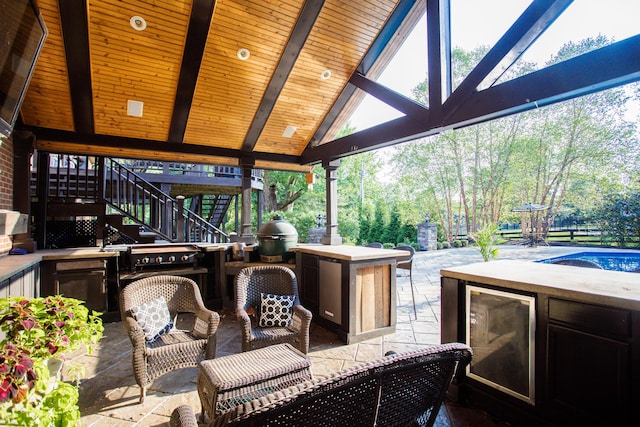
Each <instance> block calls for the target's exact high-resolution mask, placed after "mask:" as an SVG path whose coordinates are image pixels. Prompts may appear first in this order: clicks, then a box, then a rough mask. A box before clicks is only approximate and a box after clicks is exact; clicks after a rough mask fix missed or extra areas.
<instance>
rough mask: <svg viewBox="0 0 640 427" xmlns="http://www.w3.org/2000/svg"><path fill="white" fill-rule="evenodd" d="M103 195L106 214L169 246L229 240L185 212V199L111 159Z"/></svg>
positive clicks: (201, 219) (193, 213) (105, 176)
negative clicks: (159, 239)
mask: <svg viewBox="0 0 640 427" xmlns="http://www.w3.org/2000/svg"><path fill="white" fill-rule="evenodd" d="M103 194H104V196H103V197H104V200H105V202H106V203H107V210H111V211H113V212H115V213H119V214H121V215H124V216H126V217H127V219H128V220H129V222H133V223H134V224H137V225H138V227H144V228H146V229H147V230H148V231H149V232H153V233H155V234H156V235H158V236H160V237H161V238H163V239H165V240H167V241H169V242H209V243H218V242H221V241H226V240H227V239H228V235H227V234H226V233H224V232H222V230H220V229H219V228H217V227H215V226H213V225H212V224H211V223H210V222H209V221H207V220H206V219H205V218H203V217H202V216H200V215H197V214H196V213H195V212H192V211H190V210H188V209H185V208H184V198H181V197H178V198H175V199H174V198H172V197H171V196H169V195H168V194H166V193H164V192H162V191H161V190H160V189H159V188H157V187H156V186H154V185H153V184H151V183H150V182H148V181H146V180H144V179H143V178H142V177H140V176H139V175H138V174H136V173H135V172H133V171H131V170H130V169H128V168H126V167H125V166H123V165H121V164H120V163H118V162H117V161H116V160H115V159H112V158H106V159H104V192H103ZM112 224H117V222H112ZM119 230H120V231H123V232H124V229H120V228H119ZM125 234H126V232H125Z"/></svg>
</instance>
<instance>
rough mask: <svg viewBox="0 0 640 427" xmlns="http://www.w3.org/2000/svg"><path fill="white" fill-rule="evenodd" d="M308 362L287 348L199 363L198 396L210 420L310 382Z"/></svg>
mask: <svg viewBox="0 0 640 427" xmlns="http://www.w3.org/2000/svg"><path fill="white" fill-rule="evenodd" d="M310 366H311V359H310V358H309V357H307V356H306V355H305V354H303V353H302V352H300V351H299V350H298V349H296V348H295V347H293V346H292V345H290V344H278V345H272V346H269V347H265V348H260V349H257V350H252V351H247V352H244V353H240V354H233V355H230V356H223V357H220V358H218V359H211V360H205V361H203V362H201V363H200V372H199V374H198V394H199V395H200V402H201V403H202V409H203V413H202V417H204V411H206V412H207V414H209V417H210V418H211V420H213V419H214V418H215V417H216V416H218V415H220V414H222V413H224V412H225V411H228V410H229V409H231V408H234V407H235V406H237V405H239V404H242V403H243V402H248V401H250V400H253V399H255V398H257V397H261V396H264V395H266V394H269V393H272V392H273V391H276V390H279V389H282V388H285V387H289V386H291V385H295V384H299V383H301V382H303V381H306V380H309V379H311V371H310V369H309V367H310Z"/></svg>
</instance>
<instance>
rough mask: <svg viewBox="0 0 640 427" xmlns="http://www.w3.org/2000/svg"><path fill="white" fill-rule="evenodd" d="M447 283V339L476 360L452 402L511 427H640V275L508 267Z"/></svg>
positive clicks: (484, 268) (464, 273) (472, 268)
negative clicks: (462, 402) (465, 348)
mask: <svg viewBox="0 0 640 427" xmlns="http://www.w3.org/2000/svg"><path fill="white" fill-rule="evenodd" d="M440 275H441V322H440V325H441V333H440V339H441V341H442V342H454V341H460V342H466V343H467V344H469V345H470V346H471V348H472V350H473V358H474V361H472V362H471V365H470V371H468V372H467V373H466V374H465V375H464V378H460V382H459V383H458V384H459V385H454V386H453V388H452V389H450V390H451V391H452V394H453V395H458V396H464V398H465V402H466V403H467V404H469V405H473V406H477V407H479V408H481V409H484V410H486V411H487V412H488V413H490V414H493V415H498V414H499V416H503V417H505V421H508V422H509V423H510V424H512V425H536V426H537V425H544V426H547V425H549V426H550V425H636V426H637V425H640V413H638V411H637V407H638V404H640V370H638V369H637V367H638V365H639V364H640V347H639V346H638V345H637V343H638V342H640V274H638V273H628V272H620V271H610V270H600V269H595V268H585V267H574V266H566V265H553V264H543V263H536V262H531V261H512V260H501V261H491V262H484V263H477V264H469V265H465V266H460V267H455V268H445V269H442V270H440ZM505 366H508V369H504V368H503V367H505ZM456 388H457V389H458V390H456ZM506 407H509V411H505V408H506Z"/></svg>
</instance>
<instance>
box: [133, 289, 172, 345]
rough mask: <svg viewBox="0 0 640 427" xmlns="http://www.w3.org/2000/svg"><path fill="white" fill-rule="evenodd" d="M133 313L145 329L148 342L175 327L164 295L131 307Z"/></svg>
mask: <svg viewBox="0 0 640 427" xmlns="http://www.w3.org/2000/svg"><path fill="white" fill-rule="evenodd" d="M131 314H133V317H134V318H135V319H136V322H138V325H140V328H142V330H143V331H144V337H145V339H146V340H147V342H154V341H155V340H157V339H158V338H159V337H160V335H162V334H166V333H167V332H169V331H170V330H171V329H172V328H173V320H172V319H171V313H169V307H167V301H165V299H164V297H160V298H157V299H154V300H152V301H149V302H146V303H144V304H140V305H138V306H136V307H131Z"/></svg>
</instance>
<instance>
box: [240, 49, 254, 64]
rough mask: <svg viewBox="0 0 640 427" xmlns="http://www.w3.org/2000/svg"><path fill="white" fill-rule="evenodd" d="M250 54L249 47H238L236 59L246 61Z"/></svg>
mask: <svg viewBox="0 0 640 427" xmlns="http://www.w3.org/2000/svg"><path fill="white" fill-rule="evenodd" d="M250 56H251V52H249V49H245V48H242V49H238V59H240V60H241V61H246V60H247V59H249V57H250Z"/></svg>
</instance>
